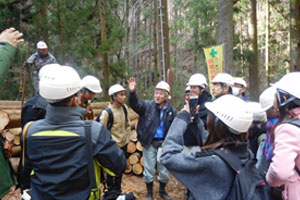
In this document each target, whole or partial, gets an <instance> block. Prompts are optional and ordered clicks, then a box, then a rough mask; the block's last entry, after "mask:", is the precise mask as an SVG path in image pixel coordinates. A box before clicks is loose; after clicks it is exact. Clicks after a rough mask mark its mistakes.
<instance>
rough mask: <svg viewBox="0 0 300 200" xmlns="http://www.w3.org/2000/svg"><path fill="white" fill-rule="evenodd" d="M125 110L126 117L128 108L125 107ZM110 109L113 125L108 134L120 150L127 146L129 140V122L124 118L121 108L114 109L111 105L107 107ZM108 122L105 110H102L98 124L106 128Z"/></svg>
mask: <svg viewBox="0 0 300 200" xmlns="http://www.w3.org/2000/svg"><path fill="white" fill-rule="evenodd" d="M124 106H125V109H126V110H127V115H128V108H127V106H126V105H124ZM108 107H109V108H110V110H111V112H112V114H113V124H112V126H111V128H110V133H111V136H112V138H113V139H114V140H115V141H116V142H117V144H118V146H119V147H120V148H122V147H124V146H125V145H126V144H128V142H129V140H130V131H131V129H130V121H129V117H128V116H127V119H126V116H125V113H124V110H123V108H122V106H120V107H118V108H117V107H115V106H114V105H112V104H111V103H110V104H109V105H108ZM108 121H109V115H108V112H107V111H106V110H103V111H102V113H101V116H100V122H101V123H102V124H103V125H104V126H105V127H107V124H108Z"/></svg>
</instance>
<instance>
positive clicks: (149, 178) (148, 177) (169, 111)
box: [128, 77, 176, 200]
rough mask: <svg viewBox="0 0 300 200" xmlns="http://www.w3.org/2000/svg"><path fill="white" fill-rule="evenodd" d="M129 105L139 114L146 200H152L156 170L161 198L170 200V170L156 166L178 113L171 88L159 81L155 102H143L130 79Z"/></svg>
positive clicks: (159, 165) (132, 80)
mask: <svg viewBox="0 0 300 200" xmlns="http://www.w3.org/2000/svg"><path fill="white" fill-rule="evenodd" d="M128 88H129V91H130V93H129V105H130V107H131V108H132V109H133V110H134V111H135V112H136V113H138V114H139V116H140V118H139V122H138V126H137V133H138V139H139V141H140V142H141V144H142V145H143V147H144V149H143V157H144V167H145V169H144V181H145V182H146V184H147V191H148V192H147V196H146V200H152V196H153V181H154V177H155V173H156V167H157V170H158V171H159V176H158V180H159V183H160V185H159V195H160V196H161V197H162V198H163V199H168V200H169V199H171V197H170V196H169V195H168V193H167V192H166V190H165V187H166V184H167V183H168V181H169V179H170V178H169V172H168V170H167V169H166V168H165V167H164V166H163V165H162V164H161V163H160V162H157V158H158V157H159V153H158V152H159V151H160V149H161V147H162V145H163V142H164V139H165V137H166V136H167V133H168V130H169V127H170V126H171V124H172V122H173V119H174V118H175V116H176V109H175V108H174V107H173V106H172V105H170V104H169V103H168V97H169V92H170V86H169V84H168V83H166V82H165V81H160V82H159V83H158V84H157V85H156V87H155V91H154V100H152V101H144V100H141V99H139V98H138V96H137V94H136V92H135V91H136V80H135V78H133V77H131V78H130V79H129V81H128Z"/></svg>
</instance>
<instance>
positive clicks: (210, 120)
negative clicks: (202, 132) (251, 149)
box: [201, 112, 248, 149]
mask: <svg viewBox="0 0 300 200" xmlns="http://www.w3.org/2000/svg"><path fill="white" fill-rule="evenodd" d="M207 130H208V137H207V139H206V142H205V144H204V146H203V147H201V149H216V148H218V147H222V146H225V145H226V143H231V144H232V143H235V144H237V145H238V144H240V143H242V142H246V141H247V138H248V134H247V133H241V134H240V135H235V134H233V133H232V132H231V131H230V130H229V129H228V126H227V125H226V124H224V123H223V122H222V121H221V120H219V119H218V118H217V117H216V116H215V115H214V114H213V113H211V112H208V115H207Z"/></svg>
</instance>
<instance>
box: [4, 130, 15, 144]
mask: <svg viewBox="0 0 300 200" xmlns="http://www.w3.org/2000/svg"><path fill="white" fill-rule="evenodd" d="M14 138H15V136H14V134H12V133H11V132H10V131H9V130H6V131H5V139H6V140H7V141H9V142H12V141H13V140H14Z"/></svg>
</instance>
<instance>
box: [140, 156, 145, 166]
mask: <svg viewBox="0 0 300 200" xmlns="http://www.w3.org/2000/svg"><path fill="white" fill-rule="evenodd" d="M140 164H141V165H142V166H143V167H144V156H142V157H141V159H140Z"/></svg>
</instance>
